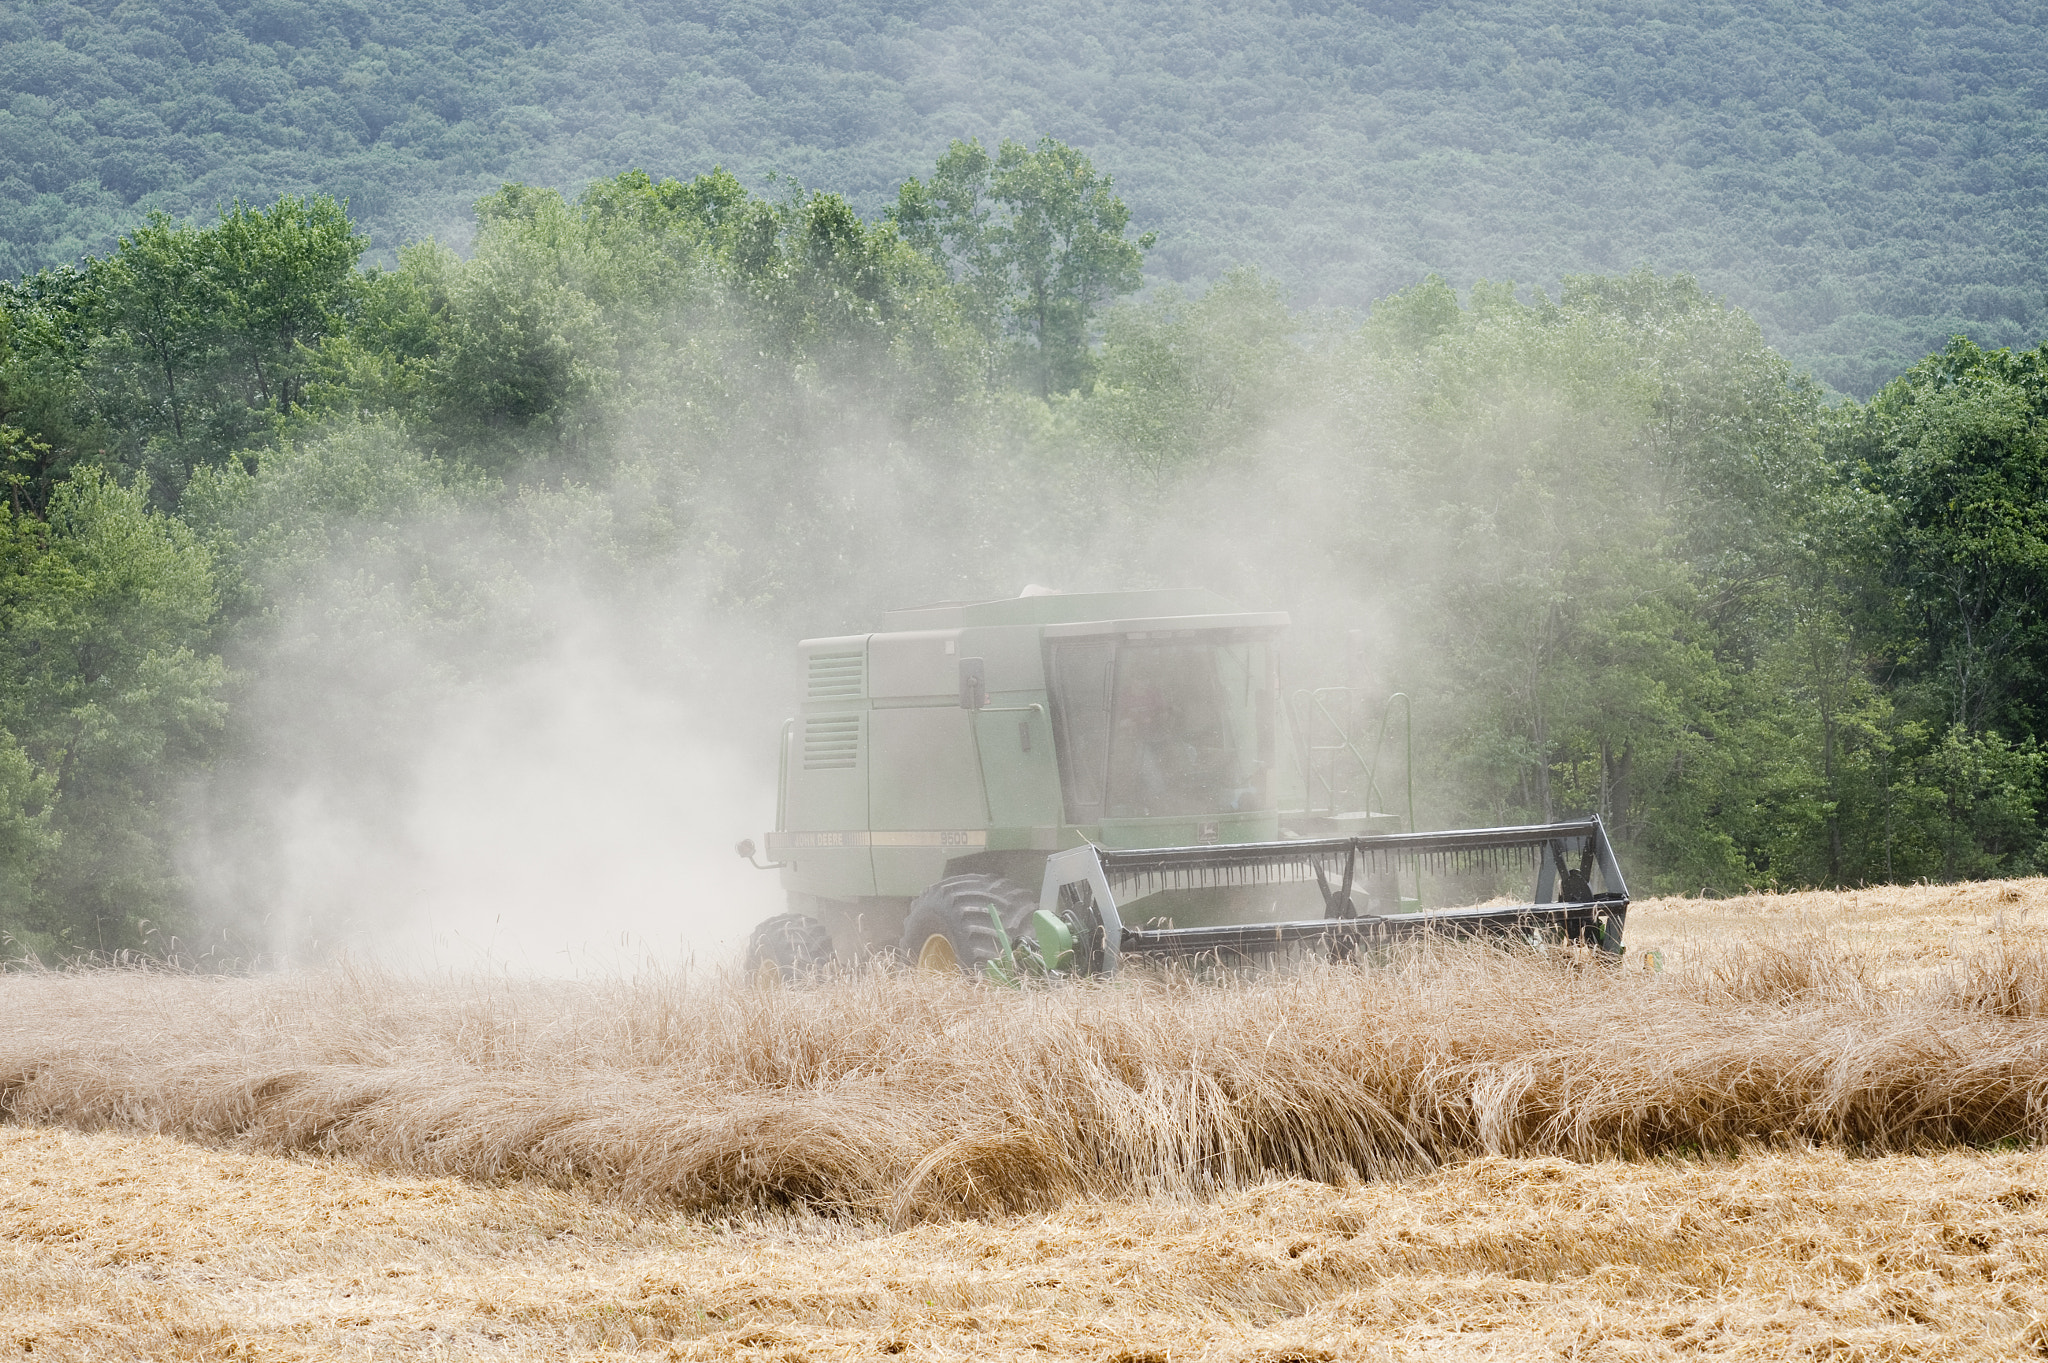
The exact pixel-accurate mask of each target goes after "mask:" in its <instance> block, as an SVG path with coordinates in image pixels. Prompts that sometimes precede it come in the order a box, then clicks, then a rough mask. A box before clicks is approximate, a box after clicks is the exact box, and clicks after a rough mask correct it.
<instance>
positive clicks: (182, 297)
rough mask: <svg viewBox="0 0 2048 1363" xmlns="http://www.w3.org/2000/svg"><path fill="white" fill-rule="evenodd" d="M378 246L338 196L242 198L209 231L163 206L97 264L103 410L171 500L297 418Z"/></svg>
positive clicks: (96, 373)
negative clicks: (320, 356) (324, 347)
mask: <svg viewBox="0 0 2048 1363" xmlns="http://www.w3.org/2000/svg"><path fill="white" fill-rule="evenodd" d="M368 243H369V239H368V238H367V237H363V236H359V235H357V234H356V233H355V232H354V230H353V228H352V227H351V225H350V223H349V220H348V213H347V210H346V208H345V207H344V206H343V205H342V204H341V203H340V202H338V201H337V200H335V199H333V198H331V197H328V196H326V195H317V196H315V197H313V198H311V199H302V198H297V197H294V196H291V195H286V196H285V197H284V198H281V199H279V200H278V201H277V202H276V203H275V204H273V205H272V206H271V207H270V208H268V209H259V208H251V207H249V206H248V205H246V204H244V203H242V202H241V201H240V200H237V201H236V202H235V203H234V204H233V205H232V206H231V207H229V208H228V209H227V210H225V211H224V212H223V213H222V215H221V219H220V221H219V222H218V223H217V224H216V225H215V226H213V227H210V228H204V229H202V228H198V227H194V226H192V225H191V224H189V223H182V224H181V223H175V222H173V221H172V220H171V219H170V218H169V217H168V216H166V215H165V214H163V213H152V214H150V215H149V218H148V219H147V220H146V221H145V222H144V223H143V225H142V226H141V227H140V228H138V229H137V230H136V231H135V232H134V233H133V234H131V235H129V236H125V237H123V238H121V241H120V244H119V246H117V247H116V249H115V250H114V252H113V254H112V255H110V256H106V257H103V258H100V259H97V260H95V261H93V263H92V266H91V276H92V285H93V288H94V290H95V298H96V302H97V306H98V309H99V316H98V317H97V319H96V323H97V329H98V331H99V335H98V337H97V338H96V339H95V342H94V345H93V356H92V364H91V366H90V375H91V380H92V387H93V395H92V402H93V405H94V407H95V408H96V413H95V415H96V416H97V418H98V420H99V423H100V425H101V426H102V428H103V429H104V430H105V432H106V433H107V437H108V443H109V447H110V449H111V450H112V451H113V452H115V453H116V454H117V456H118V457H119V458H120V459H121V460H122V462H124V463H126V464H128V465H129V466H130V467H136V468H145V469H147V470H148V472H149V473H150V476H151V480H152V483H153V484H154V488H155V492H156V494H157V496H158V497H159V499H160V500H162V501H164V502H166V503H175V501H176V499H177V497H178V494H179V493H180V492H181V491H182V490H183V488H184V485H185V482H186V480H187V479H188V478H189V477H190V476H191V471H192V469H193V468H194V467H196V466H197V465H199V464H201V463H205V462H207V461H209V460H217V459H220V458H222V457H224V456H225V455H226V454H227V453H229V452H231V451H239V450H244V449H247V448H250V447H251V446H252V445H254V444H259V443H262V442H263V441H265V440H267V439H269V438H271V437H272V436H273V435H274V433H275V432H276V431H278V430H281V429H284V428H285V427H286V426H287V425H288V424H289V423H290V421H291V419H292V418H293V417H294V415H295V413H296V412H297V409H298V408H299V406H300V404H301V400H302V398H303V396H304V393H305V391H306V384H307V381H308V379H309V377H310V376H311V375H312V374H313V373H314V372H315V370H316V368H317V362H316V356H315V354H314V352H315V349H316V347H317V346H318V345H319V344H320V342H321V341H322V340H323V339H324V338H325V337H326V336H327V335H329V334H330V333H331V332H334V331H335V330H337V329H338V328H339V327H340V325H341V323H342V319H343V314H344V312H345V311H346V309H347V307H348V305H349V303H350V301H351V300H352V298H353V297H354V295H355V292H356V289H357V276H356V270H355V267H356V261H357V260H358V259H359V258H360V257H361V255H362V253H363V249H364V248H365V247H366V246H367V245H368Z"/></svg>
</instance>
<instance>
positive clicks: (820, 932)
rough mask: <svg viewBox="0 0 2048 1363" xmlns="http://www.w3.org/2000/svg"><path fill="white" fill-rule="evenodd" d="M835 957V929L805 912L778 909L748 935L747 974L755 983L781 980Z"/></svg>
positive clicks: (804, 972) (813, 969)
mask: <svg viewBox="0 0 2048 1363" xmlns="http://www.w3.org/2000/svg"><path fill="white" fill-rule="evenodd" d="M831 960H832V932H831V930H830V929H829V928H827V927H826V926H825V925H824V924H823V923H820V922H819V921H818V920H817V919H815V918H812V917H811V916H810V915H808V914H802V913H779V914H777V915H775V917H773V918H770V919H768V920H767V921H766V922H764V923H762V924H761V926H759V927H757V928H755V929H754V934H753V936H751V937H749V938H747V964H746V970H747V974H748V975H749V976H751V977H752V978H753V980H754V982H755V983H756V984H781V983H783V982H784V981H787V980H794V979H797V978H799V977H801V976H803V975H808V974H810V973H812V972H814V971H816V970H818V969H819V968H820V967H822V966H825V965H828V964H830V963H831Z"/></svg>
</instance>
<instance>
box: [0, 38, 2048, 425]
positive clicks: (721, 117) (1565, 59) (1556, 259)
mask: <svg viewBox="0 0 2048 1363" xmlns="http://www.w3.org/2000/svg"><path fill="white" fill-rule="evenodd" d="M0 99H4V101H5V104H6V112H4V113H0V269H4V270H5V271H6V272H8V273H10V274H11V273H14V272H18V271H21V270H24V269H31V268H35V267H38V266H41V265H45V264H49V263H52V262H55V261H58V260H63V259H67V258H70V257H74V256H76V255H78V254H79V253H80V252H82V251H88V250H98V249H101V248H103V247H104V246H106V245H107V244H108V242H109V241H110V240H111V238H112V236H113V234H114V233H115V232H116V231H118V230H120V229H121V228H122V227H123V226H125V225H126V224H128V223H130V222H133V221H134V220H135V219H136V218H137V217H139V216H140V214H141V212H142V211H144V210H145V209H147V208H150V207H163V208H166V209H168V210H170V211H171V212H173V213H178V214H186V213H197V212H204V211H206V210H207V209H209V208H210V207H211V206H212V205H213V204H214V203H216V202H217V201H220V200H223V199H226V198H230V197H232V196H234V195H237V194H240V195H243V196H246V197H249V198H252V199H264V198H269V197H271V196H274V195H276V194H277V193H279V192H282V191H286V190H303V189H313V188H321V189H330V190H333V191H335V192H338V193H342V194H346V195H347V196H349V198H350V199H351V201H352V205H353V208H354V211H355V213H356V215H357V216H358V218H359V219H360V220H361V221H362V222H363V223H364V224H365V225H366V226H367V227H368V229H369V230H370V231H371V233H372V234H373V235H374V237H375V238H376V240H377V243H378V245H379V246H380V247H382V248H388V247H390V246H392V245H394V244H396V243H397V242H400V241H403V240H405V239H408V238H413V237H418V236H422V235H426V234H428V233H433V234H436V235H440V236H442V237H444V238H453V239H456V240H458V241H459V240H460V239H461V238H462V237H463V236H464V234H465V233H466V232H467V230H468V227H467V205H468V204H469V202H470V201H471V200H473V199H474V198H475V197H477V196H478V195H479V194H481V193H483V192H485V191H487V190H488V189H490V188H492V187H494V186H495V185H496V184H497V183H498V182H499V181H501V180H503V179H508V178H509V179H523V180H530V181H540V182H546V183H552V184H556V185H559V186H562V187H564V188H569V189H575V188H577V187H579V186H580V185H581V184H582V183H583V182H584V181H587V180H588V179H590V178H592V177H595V176H597V175H600V174H606V173H610V172H613V171H616V170H619V169H622V168H625V167H627V166H634V165H637V166H642V167H644V168H646V169H647V170H649V171H651V172H654V173H656V174H658V175H659V174H677V175H687V174H690V173H693V172H696V171H700V170H704V169H708V168H709V167H710V166H711V165H712V164H713V163H714V162H723V163H724V164H725V165H727V166H729V167H731V168H733V169H735V170H737V171H739V172H740V173H741V174H742V175H744V176H747V177H749V178H752V179H754V180H756V181H757V182H758V180H759V178H760V177H762V176H764V175H765V174H766V173H768V172H771V171H779V172H784V173H789V174H793V175H795V176H797V177H798V178H799V179H801V180H802V181H804V182H805V183H807V184H812V185H817V186H821V187H828V188H836V189H841V190H844V191H846V192H848V193H849V194H850V195H852V196H853V197H854V199H855V201H856V202H857V203H859V204H860V205H861V206H862V207H863V208H864V209H866V210H869V211H873V210H876V209H878V208H879V207H880V206H881V204H882V203H883V202H884V201H885V199H886V198H887V197H888V196H889V195H890V194H891V193H892V192H893V188H894V186H895V185H896V184H897V183H898V182H899V181H900V180H901V179H902V178H903V177H905V176H906V175H911V174H920V173H923V172H924V171H926V170H927V169H928V168H929V167H930V165H931V163H932V161H933V160H934V159H935V158H936V156H937V155H938V153H939V152H940V151H942V150H943V149H944V147H945V145H946V142H947V141H948V139H950V138H953V137H961V136H969V135H980V136H982V137H984V138H993V137H1000V136H1005V135H1008V136H1015V137H1019V138H1026V137H1031V136H1035V135H1037V134H1040V133H1049V134H1052V135H1054V136H1057V137H1060V138H1063V139H1065V140H1067V141H1070V142H1073V143H1075V144H1077V145H1080V146H1083V147H1085V148H1087V149H1088V150H1089V151H1091V152H1092V153H1093V155H1094V157H1095V159H1096V163H1097V164H1098V165H1099V166H1101V167H1103V168H1104V169H1107V170H1109V171H1111V172H1113V173H1114V174H1115V175H1116V176H1117V178H1118V183H1119V187H1120V188H1121V190H1122V191H1123V192H1124V194H1125V195H1126V197H1127V198H1128V199H1129V201H1130V202H1131V204H1132V206H1133V208H1134V210H1135V211H1136V222H1137V225H1138V226H1139V227H1140V228H1150V229H1156V230H1157V231H1158V232H1159V233H1160V238H1161V241H1160V247H1159V249H1158V250H1157V251H1156V252H1155V253H1154V256H1153V260H1152V272H1153V274H1154V276H1155V277H1158V278H1164V279H1176V280H1183V281H1189V282H1199V281H1201V280H1204V279H1207V278H1213V277H1214V276H1215V275H1216V274H1217V273H1219V272H1220V271H1222V270H1223V269H1225V268H1227V267H1228V266H1230V265H1232V264H1237V263H1251V264H1255V265H1258V266H1259V267H1261V268H1263V269H1266V270H1268V271H1270V272H1272V273H1274V274H1275V275H1277V276H1278V277H1279V278H1281V279H1282V280H1284V281H1285V282H1286V283H1287V284H1288V285H1289V287H1290V288H1291V289H1292V290H1293V291H1294V294H1295V297H1296V299H1297V301H1299V302H1302V303H1311V304H1330V305H1340V306H1350V307H1358V306H1362V305H1364V304H1366V303H1369V302H1370V301H1371V300H1372V299H1373V298H1375V297H1378V296H1380V295H1383V294H1385V293H1387V292H1389V291H1391V290H1393V289H1396V288H1399V287H1402V286H1404V285H1407V284H1410V283H1412V282H1414V281H1415V280H1416V279H1417V278H1418V277H1420V276H1421V275H1423V274H1424V273H1426V272H1428V271H1431V270H1435V271H1439V272H1442V273H1443V274H1445V275H1447V276H1449V277H1450V278H1451V279H1452V280H1453V281H1454V282H1457V283H1460V284H1465V283H1469V282H1470V281H1471V280H1472V279H1473V278H1475V277H1479V276H1486V277H1492V278H1513V279H1516V280H1519V281H1522V282H1524V283H1532V284H1543V285H1549V284H1554V282H1555V281H1556V280H1557V279H1558V277H1559V276H1560V275H1562V274H1566V273H1571V272H1576V271H1589V270H1614V269H1622V268H1626V267H1628V266H1630V265H1632V264H1635V263H1638V262H1648V263H1650V264H1652V265H1655V266H1656V267H1658V268H1660V269H1666V270H1689V271H1692V272H1694V273H1696V274H1697V275H1699V276H1700V278H1701V279H1702V280H1703V281H1704V282H1705V283H1706V284H1707V285H1708V286H1709V287H1710V288H1712V289H1714V290H1716V291H1718V292H1721V293H1724V294H1726V295H1727V296H1728V297H1729V298H1730V299H1732V300H1733V301H1735V302H1737V303H1740V304H1742V305H1743V306H1745V307H1748V308H1749V309H1751V310H1752V311H1754V312H1755V313H1756V314H1757V316H1758V317H1759V319H1760V320H1761V321H1762V322H1763V324H1764V326H1765V328H1766V330H1767V332H1768V334H1769V335H1770V336H1771V337H1772V338H1773V339H1774V341H1775V342H1776V343H1777V344H1778V345H1779V346H1780V347H1781V348H1782V349H1783V350H1784V351H1785V352H1786V353H1787V354H1789V355H1790V356H1792V357H1793V358H1794V359H1795V360H1797V361H1798V362H1800V363H1802V364H1805V365H1808V366H1811V367H1812V368H1813V370H1814V371H1815V372H1816V373H1817V374H1818V375H1820V376H1821V377H1822V378H1823V379H1825V380H1826V381H1827V382H1828V383H1830V384H1832V385H1834V386H1836V387H1838V388H1840V389H1843V390H1846V391H1850V392H1856V393H1865V392H1868V391H1870V390H1871V389H1873V388H1874V387H1876V386H1877V385H1878V384H1879V383H1881V382H1882V381H1883V380H1884V379H1886V378H1888V377H1890V376H1891V375H1892V374H1894V373H1896V372H1897V371H1898V370H1900V369H1902V368H1903V367H1904V366H1905V365H1906V364H1908V363H1910V362H1911V361H1912V360H1914V359H1916V358H1918V357H1919V356H1920V355H1921V354H1923V353H1925V352H1926V351H1928V350H1929V349H1931V348H1933V347H1935V346H1936V345H1938V344H1939V342H1940V341H1941V340H1942V339H1943V338H1944V337H1945V336H1946V335H1947V334H1949V333H1950V332H1955V331H1966V332H1968V333H1969V334H1970V335H1971V336H1973V337H1974V338H1976V339H1977V340H1979V341H1980V342H1982V343H1985V344H1989V345H2002V344H2022V343H2023V344H2031V343H2033V342H2034V341H2036V340H2038V339H2039V338H2040V337H2041V336H2042V335H2043V334H2044V332H2048V276H2044V273H2043V270H2042V265H2043V262H2044V259H2048V6H2043V5H2042V4H2040V3H2017V2H2013V0H2007V2H2006V3H1997V2H1996V0H1959V2H1958V3H1939V4H1935V3H1905V2H1902V0H1889V2H1887V0H1838V3H1833V4H1826V5H1823V4H1812V3H1808V4H1794V3H1789V2H1787V0H1777V2H1774V3H1755V4H1727V3H1712V2H1711V0H1668V2H1667V3H1656V0H1640V2H1638V3H1627V2H1626V0H1606V2H1605V3H1600V2H1598V0H1524V2H1523V3H1518V4H1513V5H1509V4H1504V3H1498V2H1496V3H1490V4H1481V3H1475V2H1474V0H1449V2H1448V3H1430V2H1429V0H1370V2H1369V3H1345V2H1344V0H1321V2H1320V3H1319V2H1318V0H1299V2H1298V3H1293V4H1288V3H1280V2H1278V0H1252V2H1251V3H1236V4H1225V3H1221V0H1174V2H1173V3H1167V2H1166V0H1097V2H1091V3H1082V2H1081V0H1016V2H1015V3H1004V4H997V3H993V2H992V0H780V2H779V3H778V0H732V2H731V3H723V4H720V3H706V2H704V0H674V2H672V3H659V2H658V0H502V2H501V3H492V2H491V0H120V2H118V3H117V0H89V3H86V4H66V3H62V2H61V0H58V2H57V3H49V4H42V5H28V4H24V5H15V6H9V7H7V8H6V9H5V10H4V11H0Z"/></svg>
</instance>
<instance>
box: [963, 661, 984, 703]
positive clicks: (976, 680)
mask: <svg viewBox="0 0 2048 1363" xmlns="http://www.w3.org/2000/svg"><path fill="white" fill-rule="evenodd" d="M987 704H988V673H987V671H986V670H985V669H984V668H983V666H982V661H981V659H979V658H962V659H961V660H960V708H961V709H963V710H979V709H982V708H983V707H985V706H986V705H987Z"/></svg>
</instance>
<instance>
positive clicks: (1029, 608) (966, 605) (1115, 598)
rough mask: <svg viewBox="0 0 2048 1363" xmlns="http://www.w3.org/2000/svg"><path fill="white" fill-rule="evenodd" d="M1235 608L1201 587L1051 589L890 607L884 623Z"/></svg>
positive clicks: (934, 624)
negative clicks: (993, 598)
mask: <svg viewBox="0 0 2048 1363" xmlns="http://www.w3.org/2000/svg"><path fill="white" fill-rule="evenodd" d="M1236 613H1237V608H1236V607H1235V606H1233V605H1232V604H1231V603H1230V602H1228V601H1226V600H1224V599H1223V598H1222V597H1220V596H1218V595H1216V593H1214V592H1211V591H1204V590H1202V589H1201V588H1166V589H1161V590H1153V591H1136V592H1047V593H1045V594H1043V595H1037V596H1012V597H1005V598H1003V599H1001V600H998V601H940V602H936V603H934V604H932V605H929V606H910V607H907V608H905V609H902V610H892V611H889V612H887V613H886V614H885V615H884V616H883V617H882V628H883V629H884V630H887V631H890V632H892V633H893V632H895V631H897V630H913V629H967V628H971V627H975V626H990V625H1078V624H1085V623H1088V622H1090V621H1096V620H1138V619H1159V618H1161V617H1181V616H1192V615H1234V614H1236Z"/></svg>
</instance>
